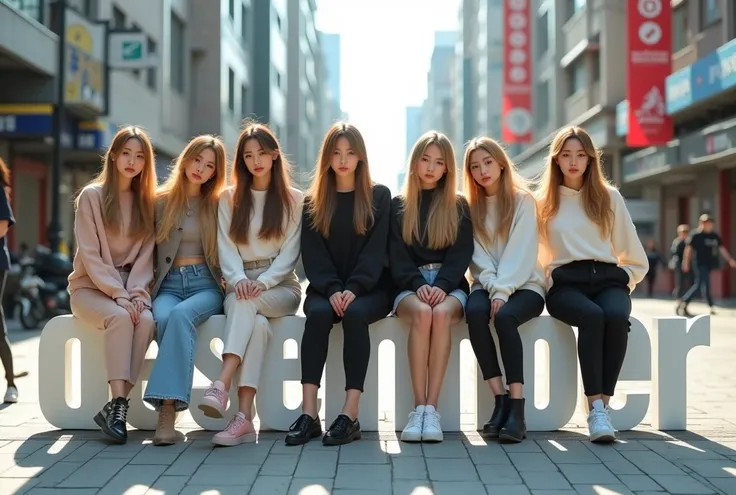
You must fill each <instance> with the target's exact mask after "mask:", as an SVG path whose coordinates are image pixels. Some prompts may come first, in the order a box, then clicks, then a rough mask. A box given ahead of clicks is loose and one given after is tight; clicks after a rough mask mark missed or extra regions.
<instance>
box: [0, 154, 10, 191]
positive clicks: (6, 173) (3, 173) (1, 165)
mask: <svg viewBox="0 0 736 495" xmlns="http://www.w3.org/2000/svg"><path fill="white" fill-rule="evenodd" d="M0 187H2V188H3V189H4V190H5V196H7V197H8V201H10V196H11V191H12V188H11V186H10V169H9V168H8V166H7V165H6V164H5V160H3V159H2V158H0Z"/></svg>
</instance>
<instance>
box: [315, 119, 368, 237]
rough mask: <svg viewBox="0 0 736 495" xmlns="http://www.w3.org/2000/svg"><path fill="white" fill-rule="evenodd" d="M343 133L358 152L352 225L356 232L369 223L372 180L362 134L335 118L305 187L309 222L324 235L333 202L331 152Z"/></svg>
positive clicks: (333, 181) (333, 206)
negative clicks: (307, 188) (311, 178)
mask: <svg viewBox="0 0 736 495" xmlns="http://www.w3.org/2000/svg"><path fill="white" fill-rule="evenodd" d="M341 137H344V138H346V139H347V140H348V142H349V143H350V148H352V150H353V151H354V152H355V153H356V154H357V155H358V166H357V168H356V169H355V210H354V212H353V229H354V230H355V233H356V234H358V235H364V234H365V233H366V232H368V230H370V228H371V227H372V226H373V221H374V217H373V181H372V180H371V172H370V168H369V166H368V152H367V151H366V148H365V141H364V140H363V136H362V134H361V133H360V131H359V130H358V128H357V127H355V126H354V125H352V124H348V123H347V122H337V123H335V124H334V125H333V126H332V127H330V130H329V131H327V134H326V135H325V137H324V139H323V140H322V145H321V146H320V149H319V156H318V157H317V168H316V173H315V175H314V179H313V180H312V184H311V186H310V187H309V191H307V198H308V201H309V202H308V207H307V213H308V214H309V215H310V216H311V217H312V225H314V227H315V228H316V229H317V231H318V232H319V233H320V234H322V236H323V237H325V238H327V237H328V236H329V234H330V222H331V221H332V216H333V215H334V214H335V205H336V203H337V183H336V178H335V171H334V170H332V156H333V155H334V154H335V148H336V147H337V141H338V139H340V138H341Z"/></svg>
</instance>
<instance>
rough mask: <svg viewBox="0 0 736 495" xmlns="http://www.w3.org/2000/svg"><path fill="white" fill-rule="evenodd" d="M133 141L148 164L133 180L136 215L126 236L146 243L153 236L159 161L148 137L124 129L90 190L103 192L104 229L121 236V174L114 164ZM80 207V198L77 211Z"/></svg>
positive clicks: (113, 141) (137, 131) (108, 151)
mask: <svg viewBox="0 0 736 495" xmlns="http://www.w3.org/2000/svg"><path fill="white" fill-rule="evenodd" d="M130 139H137V140H138V142H139V143H141V146H142V147H143V155H144V160H145V164H144V165H143V170H141V173H139V174H138V175H136V176H135V177H134V178H133V182H132V184H131V186H130V188H131V190H132V191H133V194H134V197H135V199H134V201H133V211H132V213H131V218H130V228H129V229H128V232H126V233H125V234H126V235H128V236H130V237H132V238H133V239H143V238H145V237H147V236H149V235H153V233H154V225H153V211H154V206H155V203H156V161H155V158H154V154H153V145H152V144H151V140H150V138H149V137H148V134H146V132H145V131H144V130H143V129H141V128H140V127H137V126H127V127H123V128H121V129H120V130H119V131H118V132H117V133H116V134H115V136H114V137H113V138H112V143H111V144H110V147H109V148H108V149H107V151H106V152H105V156H104V157H103V159H102V171H100V173H99V174H98V175H97V177H95V178H94V179H92V180H91V181H90V182H89V184H88V186H100V187H101V188H102V220H103V222H104V224H105V229H108V230H110V231H111V232H114V233H118V234H119V233H121V229H122V227H123V226H122V217H121V216H120V187H119V185H118V181H119V180H120V173H119V172H118V169H117V167H116V166H115V160H116V159H117V157H118V156H119V155H120V153H121V152H122V150H123V148H124V147H125V144H126V143H127V142H128V140H130ZM78 205H79V197H77V201H76V202H75V208H76V207H77V206H78Z"/></svg>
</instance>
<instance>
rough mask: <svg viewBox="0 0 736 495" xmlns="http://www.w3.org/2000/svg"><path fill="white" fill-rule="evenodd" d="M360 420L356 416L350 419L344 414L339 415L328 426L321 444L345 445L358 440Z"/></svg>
mask: <svg viewBox="0 0 736 495" xmlns="http://www.w3.org/2000/svg"><path fill="white" fill-rule="evenodd" d="M360 436H361V432H360V422H359V421H358V418H355V421H353V420H351V419H350V418H348V417H347V416H345V415H344V414H341V415H339V416H338V417H337V418H335V421H333V422H332V424H331V425H330V428H329V429H328V430H327V433H325V436H324V437H323V438H322V444H323V445H345V444H347V443H350V442H352V441H353V440H360Z"/></svg>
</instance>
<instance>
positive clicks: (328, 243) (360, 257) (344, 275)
mask: <svg viewBox="0 0 736 495" xmlns="http://www.w3.org/2000/svg"><path fill="white" fill-rule="evenodd" d="M390 209H391V192H390V191H389V189H388V188H387V187H386V186H384V185H381V184H375V185H374V186H373V215H374V221H373V226H372V227H371V228H370V229H369V230H368V232H366V233H365V234H364V235H358V234H356V233H355V228H354V226H353V213H354V211H355V191H351V192H338V193H337V204H336V208H335V213H334V215H333V217H332V220H331V222H330V233H329V236H328V237H327V238H325V237H323V236H322V234H320V233H319V231H317V230H316V228H315V227H314V225H313V224H312V216H311V215H310V213H309V199H307V200H306V203H305V205H304V213H303V222H302V238H301V244H302V263H303V264H304V272H305V274H306V276H307V279H308V280H309V287H308V288H307V291H308V292H311V291H317V292H319V293H320V294H322V295H324V296H325V297H330V296H331V295H332V294H334V293H336V292H342V291H344V290H349V291H350V292H352V293H353V294H355V296H356V297H359V296H361V295H362V294H365V293H367V292H370V291H371V290H373V289H374V288H376V287H377V286H378V285H381V286H383V285H385V284H384V282H386V281H388V282H389V286H390V285H391V283H390V281H391V280H390V274H389V272H388V269H387V266H386V265H387V263H386V261H387V243H388V231H389V212H390ZM384 272H385V273H384Z"/></svg>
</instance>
